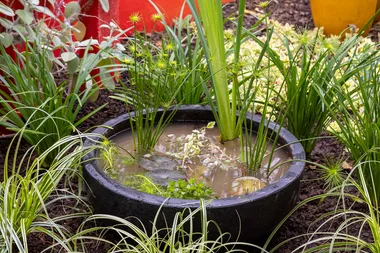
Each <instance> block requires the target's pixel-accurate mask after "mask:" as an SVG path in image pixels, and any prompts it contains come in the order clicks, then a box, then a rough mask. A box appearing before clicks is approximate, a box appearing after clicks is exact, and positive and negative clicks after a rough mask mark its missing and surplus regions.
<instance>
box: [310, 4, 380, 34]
mask: <svg viewBox="0 0 380 253" xmlns="http://www.w3.org/2000/svg"><path fill="white" fill-rule="evenodd" d="M377 2H378V0H345V1H342V0H310V4H311V12H312V14H313V19H314V24H315V26H316V27H322V26H323V27H324V32H325V34H326V35H339V34H340V33H341V32H343V31H344V30H345V29H346V28H347V27H349V26H352V27H353V26H356V27H357V28H359V29H361V28H363V27H364V26H365V24H366V23H367V22H368V21H369V20H370V19H371V17H372V16H373V15H374V14H375V11H376V5H377ZM371 25H372V24H369V26H368V28H367V29H366V31H365V32H364V34H363V35H364V36H365V35H367V34H368V31H369V29H370V27H371Z"/></svg>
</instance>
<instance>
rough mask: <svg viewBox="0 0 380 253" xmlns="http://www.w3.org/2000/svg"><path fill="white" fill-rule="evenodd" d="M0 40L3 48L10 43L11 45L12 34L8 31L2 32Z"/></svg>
mask: <svg viewBox="0 0 380 253" xmlns="http://www.w3.org/2000/svg"><path fill="white" fill-rule="evenodd" d="M0 42H1V44H3V45H4V47H5V48H8V47H9V46H10V45H12V42H13V36H12V35H10V34H8V33H2V34H1V35H0Z"/></svg>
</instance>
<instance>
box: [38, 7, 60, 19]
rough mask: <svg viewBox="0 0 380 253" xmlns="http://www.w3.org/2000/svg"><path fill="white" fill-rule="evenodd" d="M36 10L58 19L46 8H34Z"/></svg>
mask: <svg viewBox="0 0 380 253" xmlns="http://www.w3.org/2000/svg"><path fill="white" fill-rule="evenodd" d="M34 9H35V10H36V11H38V12H41V13H43V14H45V15H47V16H49V17H51V18H54V19H56V18H57V17H56V16H55V15H54V13H53V12H51V10H49V8H46V7H42V6H34Z"/></svg>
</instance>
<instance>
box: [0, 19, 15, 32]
mask: <svg viewBox="0 0 380 253" xmlns="http://www.w3.org/2000/svg"><path fill="white" fill-rule="evenodd" d="M0 24H1V25H2V26H4V28H6V29H12V27H13V23H12V22H11V21H9V20H7V19H5V18H0Z"/></svg>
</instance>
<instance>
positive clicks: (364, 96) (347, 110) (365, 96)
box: [331, 56, 380, 202]
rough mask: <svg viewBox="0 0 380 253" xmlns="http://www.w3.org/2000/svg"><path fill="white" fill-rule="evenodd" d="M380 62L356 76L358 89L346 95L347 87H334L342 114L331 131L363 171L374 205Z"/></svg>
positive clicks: (379, 170) (379, 176) (378, 192)
mask: <svg viewBox="0 0 380 253" xmlns="http://www.w3.org/2000/svg"><path fill="white" fill-rule="evenodd" d="M379 62H380V60H379V59H378V57H377V56H374V57H373V58H372V59H371V62H370V64H367V65H364V66H361V67H360V68H358V71H357V73H356V74H355V79H354V82H356V85H355V88H353V89H351V90H349V91H347V89H346V87H344V86H343V87H341V86H340V85H339V84H334V89H336V93H337V94H338V98H339V99H338V100H337V101H336V103H337V104H338V105H339V106H340V108H341V111H339V112H338V113H333V114H332V115H333V118H334V120H335V124H336V126H335V127H334V128H333V129H331V130H332V132H333V133H334V134H335V135H336V136H337V138H338V139H339V140H340V141H341V142H342V143H343V144H344V145H345V146H346V147H347V149H348V151H349V152H350V154H351V158H352V159H353V160H354V161H355V162H356V164H358V166H359V167H360V168H361V172H362V174H361V175H359V176H363V177H364V178H361V180H360V182H363V181H365V182H366V185H367V188H368V191H369V194H370V196H371V198H372V201H376V202H379V200H380V187H378V186H377V182H379V180H380V167H379V164H378V163H376V162H367V161H378V160H379V159H380V152H379V150H380V138H379V136H380V120H379V117H380V106H379V102H380V101H379V99H380V87H379V81H380V70H379V67H378V64H379Z"/></svg>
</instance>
